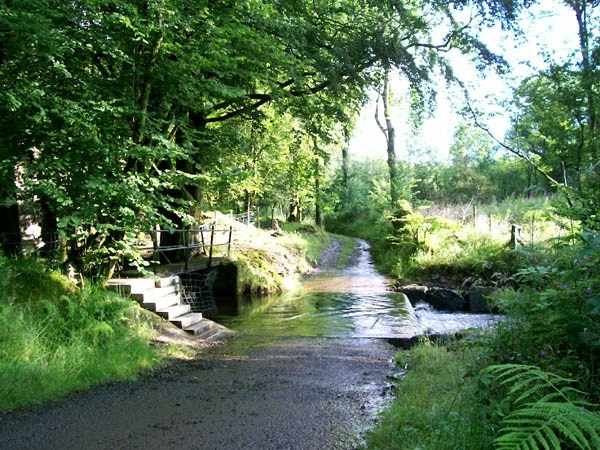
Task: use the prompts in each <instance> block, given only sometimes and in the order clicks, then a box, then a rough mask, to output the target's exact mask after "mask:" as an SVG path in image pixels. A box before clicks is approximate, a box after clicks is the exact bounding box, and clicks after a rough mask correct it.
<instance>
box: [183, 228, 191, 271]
mask: <svg viewBox="0 0 600 450" xmlns="http://www.w3.org/2000/svg"><path fill="white" fill-rule="evenodd" d="M182 232H183V257H184V258H185V262H184V270H185V273H188V272H189V270H188V269H189V268H190V267H189V266H190V265H189V246H188V239H187V238H188V231H187V230H183V231H182Z"/></svg>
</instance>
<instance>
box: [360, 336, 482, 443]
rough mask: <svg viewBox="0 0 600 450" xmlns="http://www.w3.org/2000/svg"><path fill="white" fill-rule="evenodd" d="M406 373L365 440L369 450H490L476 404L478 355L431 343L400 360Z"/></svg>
mask: <svg viewBox="0 0 600 450" xmlns="http://www.w3.org/2000/svg"><path fill="white" fill-rule="evenodd" d="M396 360H397V364H398V367H399V368H400V369H402V370H403V371H406V373H405V374H404V375H403V376H402V377H401V378H400V380H399V381H398V382H397V385H396V397H395V400H394V402H393V404H392V406H391V407H390V408H389V409H387V410H386V411H385V412H384V413H383V415H382V417H381V420H380V422H379V424H378V427H377V428H376V429H375V430H373V431H372V432H371V433H370V434H369V435H368V438H367V446H368V447H367V448H369V449H371V450H391V449H398V450H399V449H403V450H404V449H406V450H409V449H410V450H417V449H418V450H430V449H437V450H443V449H447V450H455V449H470V450H477V449H482V450H483V449H489V448H490V443H491V436H492V435H491V433H490V430H489V424H488V423H487V422H486V418H485V410H483V409H481V408H480V406H479V402H478V391H477V380H476V378H475V377H473V374H474V373H476V370H475V368H476V365H477V354H476V353H475V352H472V351H467V350H466V349H463V350H461V351H451V350H449V349H448V348H447V347H444V346H440V345H437V344H434V343H431V342H429V341H427V340H425V341H423V342H422V343H421V344H420V345H418V346H416V347H414V348H413V349H412V350H410V351H403V352H400V353H398V354H397V355H396Z"/></svg>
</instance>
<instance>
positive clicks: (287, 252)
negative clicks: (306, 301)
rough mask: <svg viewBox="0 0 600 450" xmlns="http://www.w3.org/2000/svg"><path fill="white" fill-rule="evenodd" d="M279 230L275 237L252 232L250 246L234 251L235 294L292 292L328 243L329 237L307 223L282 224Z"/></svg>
mask: <svg viewBox="0 0 600 450" xmlns="http://www.w3.org/2000/svg"><path fill="white" fill-rule="evenodd" d="M281 227H282V229H283V231H284V233H283V234H282V235H279V236H272V235H271V234H270V233H269V232H268V231H260V230H252V231H251V232H252V233H253V239H251V244H249V245H244V246H239V247H237V248H236V249H235V252H234V255H233V257H232V259H233V260H234V261H235V265H236V266H237V269H238V293H240V294H245V295H247V294H249V295H255V294H276V293H281V292H285V291H289V290H293V289H295V288H296V287H297V286H298V283H299V281H300V276H301V275H302V274H304V273H306V272H308V271H309V270H310V269H311V268H312V267H314V266H315V265H316V264H317V261H318V259H319V255H320V254H321V251H322V250H323V248H325V247H326V246H327V245H328V244H329V242H330V240H331V235H329V234H328V233H326V232H325V231H324V230H323V229H322V228H321V227H317V226H314V225H311V224H307V223H283V224H281ZM241 239H242V240H243V239H244V238H241ZM246 240H247V238H246Z"/></svg>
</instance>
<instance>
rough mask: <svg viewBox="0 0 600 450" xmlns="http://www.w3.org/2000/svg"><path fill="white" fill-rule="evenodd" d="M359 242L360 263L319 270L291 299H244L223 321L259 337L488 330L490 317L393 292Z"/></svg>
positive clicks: (390, 335) (387, 335)
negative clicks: (436, 306) (442, 308)
mask: <svg viewBox="0 0 600 450" xmlns="http://www.w3.org/2000/svg"><path fill="white" fill-rule="evenodd" d="M358 242H359V253H358V255H359V256H358V258H355V261H354V262H353V264H351V265H350V266H349V267H348V268H346V269H343V270H317V271H316V272H315V273H313V274H311V275H310V276H308V277H307V278H306V279H305V280H304V282H303V283H302V288H301V289H300V290H299V291H296V292H294V293H291V294H287V295H281V296H274V297H266V298H258V299H245V300H240V303H239V304H238V313H237V315H235V316H221V317H219V322H221V323H223V324H224V325H226V326H228V327H229V328H231V329H233V330H235V331H238V332H242V333H244V334H245V335H251V336H255V337H260V336H263V337H265V338H267V337H374V338H386V339H392V338H410V337H413V336H415V335H421V334H424V333H429V334H432V333H439V334H443V333H454V332H457V331H460V330H464V329H469V328H477V327H485V326H488V325H489V324H490V323H491V322H493V321H494V320H496V318H495V317H494V316H491V315H489V314H469V313H444V312H439V311H434V310H433V309H431V308H430V307H428V306H425V305H417V307H415V308H413V306H412V305H411V304H410V303H409V302H408V300H407V298H406V297H405V296H404V295H403V294H400V293H397V292H391V291H389V290H388V279H387V278H386V277H384V276H383V275H381V274H380V273H379V272H377V270H375V268H374V266H373V263H372V260H371V255H370V253H369V246H368V244H367V243H366V242H364V241H358Z"/></svg>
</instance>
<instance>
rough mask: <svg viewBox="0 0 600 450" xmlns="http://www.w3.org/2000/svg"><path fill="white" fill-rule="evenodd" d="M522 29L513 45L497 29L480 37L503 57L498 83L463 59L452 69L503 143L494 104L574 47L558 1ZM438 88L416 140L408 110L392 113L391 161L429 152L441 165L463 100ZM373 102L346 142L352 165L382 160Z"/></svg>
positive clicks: (547, 3) (503, 124) (571, 21)
mask: <svg viewBox="0 0 600 450" xmlns="http://www.w3.org/2000/svg"><path fill="white" fill-rule="evenodd" d="M521 23H522V25H521V26H522V28H523V29H524V31H525V36H524V37H523V38H521V39H518V40H515V39H512V38H511V39H509V38H508V37H507V35H506V34H505V33H504V32H503V31H502V30H500V28H495V29H491V30H485V31H484V32H483V33H482V34H481V36H480V39H481V40H482V41H483V42H485V43H486V44H487V45H488V46H489V47H490V49H491V50H492V51H495V52H497V53H500V54H502V55H503V56H504V58H505V59H507V60H508V61H509V63H510V64H511V68H512V70H511V73H509V74H508V75H506V76H505V77H503V78H502V79H501V78H500V77H498V76H496V75H490V74H488V75H487V76H486V78H485V79H482V78H481V77H479V76H477V72H476V70H475V68H474V67H473V66H469V64H468V63H467V62H466V60H465V59H464V58H462V57H458V58H456V63H454V65H455V72H456V73H457V75H459V76H460V77H461V78H462V79H463V81H467V82H468V83H469V84H470V85H471V87H472V89H471V95H472V96H473V97H474V98H475V100H476V102H477V107H478V108H479V109H480V110H485V111H490V112H496V113H498V114H497V116H496V117H495V118H493V119H491V120H490V121H488V122H487V123H488V126H489V128H490V129H491V130H492V131H493V132H494V134H496V136H497V137H498V138H499V139H502V138H503V137H504V133H505V132H506V131H507V129H508V126H509V125H508V118H507V117H506V114H504V116H502V115H501V114H500V113H501V111H502V110H501V109H500V108H499V106H498V104H499V102H500V101H501V100H502V99H506V98H509V96H510V92H511V91H510V88H509V86H515V85H516V84H518V82H519V81H520V80H522V79H523V78H524V77H526V76H528V75H530V74H531V73H532V72H534V71H536V70H539V69H540V68H544V67H546V63H545V62H544V61H545V55H548V56H550V57H551V58H552V60H554V61H566V60H567V58H568V57H569V55H570V54H571V53H572V52H573V51H574V50H576V49H577V46H578V36H577V22H576V19H575V16H574V14H573V13H572V12H571V11H570V10H569V9H568V8H566V7H565V6H564V5H563V2H562V1H561V0H542V1H541V2H540V4H539V5H537V6H536V7H535V8H532V9H531V11H529V12H527V13H526V14H524V15H523V18H522V20H521ZM439 86H440V87H438V97H437V103H438V104H437V112H436V114H435V117H433V118H432V119H430V120H427V121H426V122H425V123H424V124H423V126H422V127H421V131H420V133H419V134H418V136H411V127H410V124H409V120H408V111H407V107H406V106H398V107H395V108H394V109H393V116H394V128H395V129H396V155H397V157H398V158H399V159H402V160H406V161H411V160H414V159H415V158H417V156H415V155H416V154H418V153H421V154H422V153H423V152H429V154H430V155H431V156H427V157H425V158H424V159H425V160H433V159H434V160H438V161H444V160H446V158H447V156H448V150H449V148H450V146H451V145H452V141H453V135H454V130H455V128H456V127H457V125H458V124H459V123H460V121H461V118H460V117H459V116H458V115H457V113H456V112H455V111H454V109H457V110H458V109H460V108H461V107H462V106H463V100H462V98H461V96H460V94H459V93H457V92H448V91H447V90H446V89H445V87H444V84H443V83H440V85H439ZM392 89H393V90H394V89H396V92H402V81H401V80H395V81H394V85H393V86H392ZM375 99H376V94H373V100H372V101H371V102H370V103H369V104H368V105H367V106H366V107H365V108H364V109H363V111H362V113H361V115H360V118H359V120H358V123H357V128H356V132H355V134H354V136H353V137H352V139H351V140H350V152H351V155H352V156H353V158H355V159H375V158H377V159H385V158H386V157H387V155H386V142H385V138H384V135H383V133H382V132H381V130H379V128H378V127H377V124H376V122H375ZM380 116H381V110H380Z"/></svg>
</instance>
